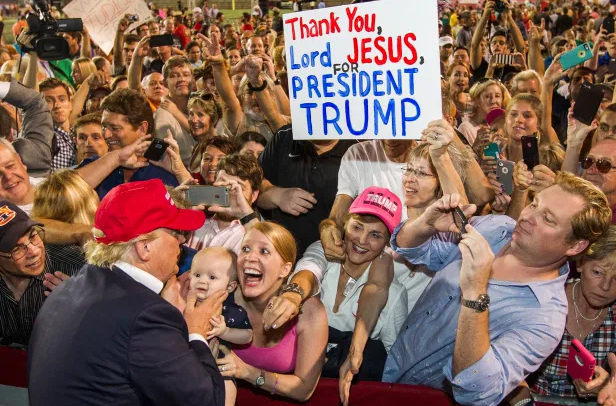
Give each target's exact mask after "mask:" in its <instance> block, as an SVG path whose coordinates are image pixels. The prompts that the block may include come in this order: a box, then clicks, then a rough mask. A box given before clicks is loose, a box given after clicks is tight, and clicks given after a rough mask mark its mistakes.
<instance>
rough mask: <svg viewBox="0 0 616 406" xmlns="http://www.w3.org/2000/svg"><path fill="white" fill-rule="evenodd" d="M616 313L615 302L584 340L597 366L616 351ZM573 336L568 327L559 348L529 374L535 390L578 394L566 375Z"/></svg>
mask: <svg viewBox="0 0 616 406" xmlns="http://www.w3.org/2000/svg"><path fill="white" fill-rule="evenodd" d="M570 283H571V282H570ZM572 310H573V309H569V311H572ZM573 311H575V310H573ZM615 315H616V303H615V304H613V305H612V306H610V307H608V308H607V314H606V315H605V318H604V319H603V322H602V323H601V325H600V326H599V328H598V329H597V330H596V331H595V332H594V333H592V334H590V335H589V336H587V337H586V338H585V339H584V342H583V343H582V344H584V347H586V349H588V351H590V352H591V353H592V355H594V356H595V359H596V360H597V365H603V364H604V362H607V361H606V360H607V355H608V354H609V353H610V352H611V351H613V350H614V346H615V345H616V320H615V319H614V317H615ZM574 338H575V337H572V336H571V334H569V332H568V331H567V330H566V329H565V333H564V335H563V338H562V339H561V340H560V344H559V345H558V347H556V350H554V352H553V353H552V355H550V356H549V357H548V358H547V359H546V360H545V361H544V362H543V364H542V365H541V367H540V368H539V369H538V370H537V372H535V373H534V374H533V375H531V376H530V377H529V379H528V383H529V384H530V385H531V386H530V387H531V390H532V391H533V392H534V393H537V394H539V395H545V396H565V397H575V396H576V393H575V387H574V386H573V380H572V379H571V378H570V377H569V375H567V361H568V360H569V348H571V341H572V340H573V339H574Z"/></svg>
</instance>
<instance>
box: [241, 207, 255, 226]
mask: <svg viewBox="0 0 616 406" xmlns="http://www.w3.org/2000/svg"><path fill="white" fill-rule="evenodd" d="M258 218H259V215H258V214H257V213H255V212H254V211H253V212H252V213H250V214H247V215H245V216H244V217H242V218H241V219H240V224H241V225H243V226H245V225H246V224H248V223H250V222H251V221H252V220H254V219H258Z"/></svg>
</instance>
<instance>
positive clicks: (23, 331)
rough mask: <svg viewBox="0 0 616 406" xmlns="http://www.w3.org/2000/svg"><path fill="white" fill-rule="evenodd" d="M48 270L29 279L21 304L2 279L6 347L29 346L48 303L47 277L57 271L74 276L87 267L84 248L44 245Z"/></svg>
mask: <svg viewBox="0 0 616 406" xmlns="http://www.w3.org/2000/svg"><path fill="white" fill-rule="evenodd" d="M45 251H46V255H45V269H44V270H43V272H42V273H41V274H40V275H38V276H34V277H32V278H31V279H30V283H29V284H28V287H27V288H26V291H25V292H24V294H23V295H22V296H21V298H20V299H19V301H17V300H15V298H14V296H13V292H11V290H10V289H9V288H8V286H7V285H6V283H5V281H4V279H3V278H0V340H1V341H2V343H3V344H10V343H18V344H23V345H28V341H29V340H30V333H31V332H32V327H33V326H34V320H35V318H36V315H37V314H38V311H39V309H40V308H41V306H42V305H43V301H44V300H45V289H46V288H45V286H43V281H44V280H45V274H47V273H53V272H56V271H60V272H63V273H65V274H67V275H69V276H73V275H75V274H76V273H77V272H78V271H79V270H80V269H81V267H82V266H83V265H84V264H85V257H84V254H83V251H82V249H81V247H79V246H76V245H51V244H46V245H45Z"/></svg>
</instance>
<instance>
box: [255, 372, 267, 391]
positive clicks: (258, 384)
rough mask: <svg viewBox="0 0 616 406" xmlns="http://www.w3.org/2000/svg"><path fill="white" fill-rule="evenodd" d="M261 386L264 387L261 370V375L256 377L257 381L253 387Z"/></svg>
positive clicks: (263, 375)
mask: <svg viewBox="0 0 616 406" xmlns="http://www.w3.org/2000/svg"><path fill="white" fill-rule="evenodd" d="M263 385H265V371H264V370H261V375H259V376H258V377H257V380H256V381H255V386H256V387H257V388H260V387H261V386H263Z"/></svg>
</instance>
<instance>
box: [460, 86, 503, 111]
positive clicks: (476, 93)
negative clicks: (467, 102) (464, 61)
mask: <svg viewBox="0 0 616 406" xmlns="http://www.w3.org/2000/svg"><path fill="white" fill-rule="evenodd" d="M494 85H496V86H498V88H499V89H500V90H501V93H502V94H503V102H502V105H501V107H502V108H503V109H505V108H507V106H508V105H509V101H510V100H511V96H510V95H509V91H508V90H507V88H506V87H505V85H503V84H502V83H501V82H499V81H498V80H495V79H489V80H486V81H485V82H478V83H475V84H474V85H473V87H471V90H470V91H469V94H470V95H471V99H472V100H473V101H474V102H476V101H477V100H479V97H480V96H481V94H482V93H483V92H485V91H486V89H487V88H488V87H490V86H494ZM478 104H479V103H475V111H476V109H477V108H478Z"/></svg>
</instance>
